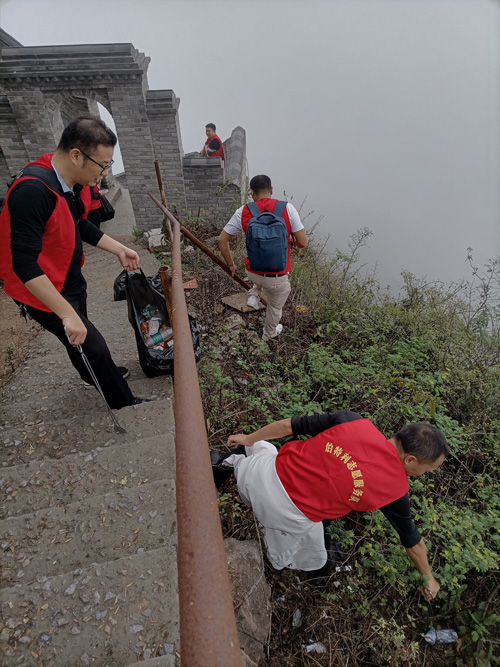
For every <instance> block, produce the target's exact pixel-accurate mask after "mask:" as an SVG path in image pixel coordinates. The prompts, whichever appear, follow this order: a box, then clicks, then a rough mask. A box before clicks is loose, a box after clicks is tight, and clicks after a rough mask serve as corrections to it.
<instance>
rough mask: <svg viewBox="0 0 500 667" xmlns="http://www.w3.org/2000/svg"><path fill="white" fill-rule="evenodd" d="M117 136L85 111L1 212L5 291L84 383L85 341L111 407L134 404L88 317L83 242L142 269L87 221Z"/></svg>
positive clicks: (0, 271) (26, 173)
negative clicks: (55, 341)
mask: <svg viewBox="0 0 500 667" xmlns="http://www.w3.org/2000/svg"><path fill="white" fill-rule="evenodd" d="M116 142H117V139H116V135H115V134H114V133H113V132H112V131H111V130H110V129H109V128H108V127H107V126H106V125H105V124H104V123H103V122H102V121H101V120H100V119H97V118H94V117H92V116H82V117H80V118H78V119H76V120H74V121H72V122H71V123H70V124H69V125H68V126H67V127H66V128H65V129H64V131H63V134H62V136H61V139H60V141H59V145H58V147H57V150H56V152H55V153H53V154H52V153H46V154H45V155H42V156H41V157H40V158H39V159H38V160H37V161H36V162H32V163H30V164H29V165H27V166H26V167H25V168H24V169H23V171H22V172H21V174H19V176H18V178H17V179H16V180H15V181H14V183H13V184H12V186H11V187H10V189H9V191H8V193H7V196H6V200H5V205H4V207H3V209H2V213H1V214H0V277H1V278H3V279H4V281H5V285H4V290H5V292H6V293H7V294H8V295H9V296H11V297H12V298H13V299H14V300H15V301H16V303H18V304H19V305H20V306H21V310H22V312H23V313H24V314H26V313H27V314H28V315H29V316H31V317H32V318H33V319H34V320H36V321H37V322H38V323H39V324H41V326H42V327H44V329H47V331H50V332H51V333H53V334H54V335H55V336H57V338H59V340H60V341H61V343H62V344H63V345H64V346H65V347H66V350H67V352H68V355H69V358H70V360H71V363H72V364H73V366H74V367H75V368H76V370H77V371H78V373H79V374H80V377H81V378H82V380H84V382H86V383H88V384H93V381H92V378H91V377H90V374H89V372H88V371H87V368H86V366H85V364H84V362H83V360H82V356H81V354H80V352H79V351H78V350H77V347H76V346H79V345H81V346H82V350H83V352H84V353H85V354H86V356H87V358H88V360H89V362H90V365H91V367H92V369H93V371H94V373H95V375H96V378H97V381H98V382H99V385H100V387H101V389H102V390H103V393H104V396H105V398H106V400H107V402H108V404H109V405H110V407H111V408H114V409H120V408H123V407H125V406H126V405H135V404H137V403H141V402H143V400H144V399H140V398H136V397H134V396H133V395H132V392H131V391H130V388H129V386H128V384H127V382H126V381H125V379H124V378H125V377H126V376H127V375H128V370H127V368H125V367H117V366H116V365H115V364H114V362H113V360H112V358H111V354H110V352H109V349H108V346H107V344H106V341H105V340H104V338H103V336H102V335H101V333H100V332H99V331H98V330H97V329H96V327H95V326H94V325H93V324H92V322H90V321H89V320H88V319H87V289H86V288H87V284H86V282H85V278H84V277H83V274H82V271H81V266H82V264H83V248H82V240H83V241H86V242H87V243H90V245H93V246H96V247H98V248H101V249H102V250H106V251H107V252H109V253H111V254H113V255H116V257H117V258H118V259H119V261H120V263H121V265H122V266H123V268H124V269H126V270H127V271H132V270H134V269H137V268H138V267H139V257H138V255H137V253H136V252H135V250H131V249H130V248H127V247H126V246H124V245H123V244H121V243H119V242H118V241H115V240H114V239H112V238H111V237H110V236H107V235H106V234H104V233H103V232H101V231H100V230H99V229H98V228H97V227H95V226H94V225H92V224H91V223H90V222H89V221H88V220H87V219H86V215H87V213H88V200H89V198H88V197H83V198H81V196H80V195H81V193H82V190H83V188H85V187H86V186H95V185H97V184H98V183H99V182H100V180H101V178H102V177H103V176H105V175H106V174H107V172H108V170H109V169H110V168H111V165H112V164H113V152H114V147H115V145H116Z"/></svg>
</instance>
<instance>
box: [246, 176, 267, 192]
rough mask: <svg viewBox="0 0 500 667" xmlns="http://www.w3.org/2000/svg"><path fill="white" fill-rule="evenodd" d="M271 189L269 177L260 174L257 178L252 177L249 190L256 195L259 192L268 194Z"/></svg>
mask: <svg viewBox="0 0 500 667" xmlns="http://www.w3.org/2000/svg"><path fill="white" fill-rule="evenodd" d="M271 188H272V184H271V179H270V178H269V176H265V175H264V174H260V175H259V176H254V177H253V178H252V180H251V181H250V190H251V191H252V192H255V194H256V195H258V194H260V193H261V192H269V190H270V189H271Z"/></svg>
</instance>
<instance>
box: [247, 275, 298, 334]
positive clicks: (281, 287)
mask: <svg viewBox="0 0 500 667" xmlns="http://www.w3.org/2000/svg"><path fill="white" fill-rule="evenodd" d="M247 276H248V279H249V280H251V281H252V283H253V285H252V288H251V289H250V290H249V294H253V295H254V296H256V297H257V298H258V299H260V296H261V294H262V291H264V292H265V296H266V298H267V309H266V321H265V322H264V332H263V333H264V335H265V336H267V337H268V338H274V336H276V327H277V325H278V324H279V322H280V319H281V314H282V313H283V306H284V305H285V303H286V300H287V299H288V295H289V294H290V290H291V289H292V287H291V285H290V281H289V279H288V274H286V275H283V276H277V277H268V276H260V275H259V274H258V273H251V272H250V271H247Z"/></svg>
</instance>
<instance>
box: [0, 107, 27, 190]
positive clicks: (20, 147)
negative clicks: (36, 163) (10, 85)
mask: <svg viewBox="0 0 500 667" xmlns="http://www.w3.org/2000/svg"><path fill="white" fill-rule="evenodd" d="M0 137H1V140H2V149H1V150H2V154H3V158H4V159H3V161H2V165H1V166H0V169H1V172H0V195H4V194H5V192H7V185H6V183H5V181H6V180H7V179H8V178H9V177H10V176H12V175H13V174H17V172H18V171H20V170H21V169H22V168H23V167H24V165H25V164H26V163H27V162H29V158H28V153H27V152H26V148H25V146H24V142H23V138H22V136H21V133H20V132H19V128H18V126H17V123H16V119H15V117H14V114H13V112H12V108H11V106H10V102H9V99H8V97H7V96H6V95H1V96H0Z"/></svg>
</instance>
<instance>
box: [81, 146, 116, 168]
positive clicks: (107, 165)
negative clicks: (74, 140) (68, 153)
mask: <svg viewBox="0 0 500 667" xmlns="http://www.w3.org/2000/svg"><path fill="white" fill-rule="evenodd" d="M78 150H79V151H80V153H81V154H82V155H85V157H86V158H87V159H88V160H90V161H91V162H93V163H94V164H96V165H97V166H98V167H101V174H102V173H103V171H107V170H108V169H111V167H112V166H113V165H114V163H115V161H114V160H111V162H108V164H105V165H102V164H100V163H99V162H96V161H95V160H94V158H92V157H90V155H87V153H84V152H83V151H82V149H81V148H79V149H78Z"/></svg>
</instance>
